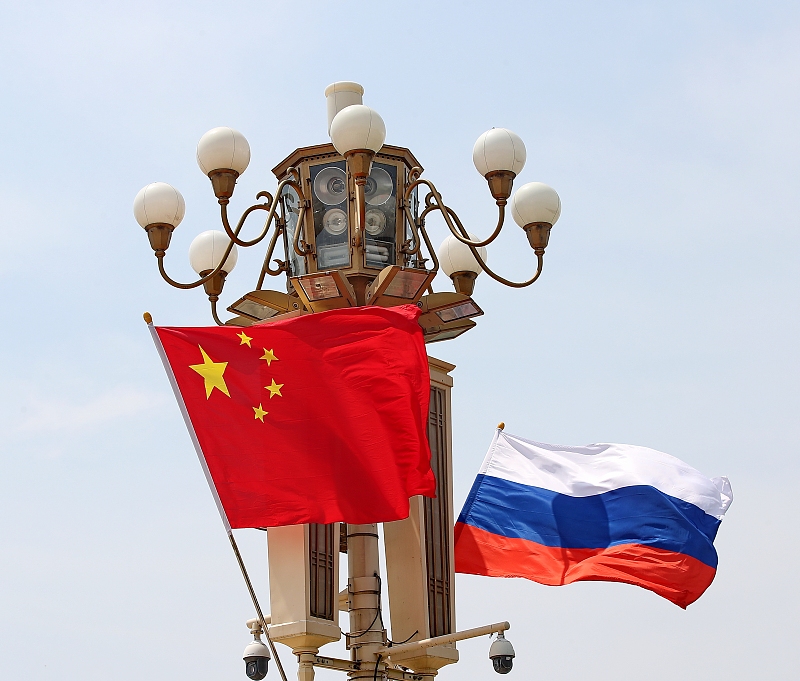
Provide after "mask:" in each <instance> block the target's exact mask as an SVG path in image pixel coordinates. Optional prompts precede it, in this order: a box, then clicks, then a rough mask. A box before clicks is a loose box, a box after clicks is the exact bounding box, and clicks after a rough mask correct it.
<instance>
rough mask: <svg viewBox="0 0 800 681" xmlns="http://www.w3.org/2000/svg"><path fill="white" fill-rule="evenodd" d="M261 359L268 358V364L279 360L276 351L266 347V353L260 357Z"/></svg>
mask: <svg viewBox="0 0 800 681" xmlns="http://www.w3.org/2000/svg"><path fill="white" fill-rule="evenodd" d="M259 359H265V360H267V366H269V365H270V364H272V362H277V361H278V358H277V357H276V356H275V353H274V352H272V350H267V349H266V348H264V355H263V356H262V357H259Z"/></svg>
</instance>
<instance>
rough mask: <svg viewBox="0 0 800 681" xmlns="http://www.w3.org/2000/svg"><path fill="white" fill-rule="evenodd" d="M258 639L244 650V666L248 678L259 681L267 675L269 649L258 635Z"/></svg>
mask: <svg viewBox="0 0 800 681" xmlns="http://www.w3.org/2000/svg"><path fill="white" fill-rule="evenodd" d="M255 637H256V639H255V641H253V642H252V643H251V644H250V645H249V646H247V648H245V649H244V655H243V657H244V664H245V673H246V674H247V678H249V679H254V681H259V679H263V678H264V677H265V676H266V675H267V663H268V662H269V648H267V646H265V645H264V644H263V643H262V642H261V638H260V636H259V635H258V634H256V635H255Z"/></svg>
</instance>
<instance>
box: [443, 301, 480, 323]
mask: <svg viewBox="0 0 800 681" xmlns="http://www.w3.org/2000/svg"><path fill="white" fill-rule="evenodd" d="M434 312H435V313H436V316H437V317H438V318H439V319H441V320H442V321H443V322H453V321H455V320H457V319H467V318H469V317H477V316H479V315H482V314H483V310H481V308H479V307H478V306H477V305H476V304H475V301H473V300H466V301H464V302H463V303H459V304H457V305H453V306H452V307H444V308H442V309H441V310H435V311H434Z"/></svg>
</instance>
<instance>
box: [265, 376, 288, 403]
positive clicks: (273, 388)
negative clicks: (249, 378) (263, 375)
mask: <svg viewBox="0 0 800 681" xmlns="http://www.w3.org/2000/svg"><path fill="white" fill-rule="evenodd" d="M283 386H284V384H283V383H275V379H274V378H273V379H272V385H265V386H264V387H265V388H266V389H267V390H269V399H272V398H273V397H275V395H277V396H278V397H283V395H281V388H282V387H283Z"/></svg>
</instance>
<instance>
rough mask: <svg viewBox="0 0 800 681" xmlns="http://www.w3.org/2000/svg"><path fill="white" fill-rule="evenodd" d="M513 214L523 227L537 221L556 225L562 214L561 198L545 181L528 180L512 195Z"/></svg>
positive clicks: (515, 220)
mask: <svg viewBox="0 0 800 681" xmlns="http://www.w3.org/2000/svg"><path fill="white" fill-rule="evenodd" d="M511 215H512V217H513V218H514V222H516V223H517V224H518V225H519V226H520V227H522V228H523V229H524V228H525V227H527V226H528V225H531V224H535V223H546V224H549V225H554V224H556V222H557V221H558V218H559V217H560V216H561V199H560V198H559V196H558V194H557V193H556V190H555V189H553V188H552V187H550V186H549V185H546V184H544V183H543V182H528V184H524V185H522V186H521V187H520V188H519V189H517V191H515V192H514V195H513V196H512V197H511Z"/></svg>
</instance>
